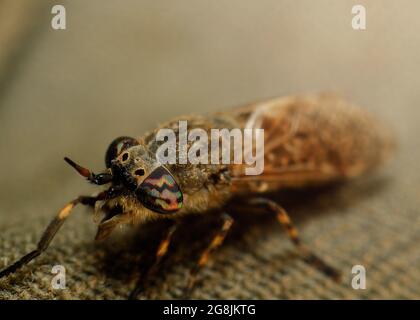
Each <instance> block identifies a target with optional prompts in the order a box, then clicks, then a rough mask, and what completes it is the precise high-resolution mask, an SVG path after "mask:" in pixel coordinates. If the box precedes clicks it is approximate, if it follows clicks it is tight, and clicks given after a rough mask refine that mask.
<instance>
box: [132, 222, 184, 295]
mask: <svg viewBox="0 0 420 320" xmlns="http://www.w3.org/2000/svg"><path fill="white" fill-rule="evenodd" d="M177 228H178V224H177V223H174V224H173V225H172V226H171V227H170V228H169V229H168V230H167V232H166V234H165V236H164V238H163V239H162V240H161V242H160V244H159V246H158V248H157V250H156V254H155V259H154V262H153V264H152V266H151V267H150V268H149V269H148V270H146V271H145V272H143V274H141V275H140V276H139V278H138V279H137V283H136V286H135V288H134V289H133V291H131V293H130V296H129V299H130V300H133V299H136V297H137V296H138V295H139V293H140V292H141V291H143V289H144V282H145V280H146V279H147V278H149V277H150V276H152V275H153V274H154V273H155V272H156V271H157V270H158V267H159V265H160V263H161V261H162V259H163V257H164V256H165V255H166V253H167V252H168V249H169V245H170V243H171V240H172V235H173V234H174V232H175V231H176V229H177Z"/></svg>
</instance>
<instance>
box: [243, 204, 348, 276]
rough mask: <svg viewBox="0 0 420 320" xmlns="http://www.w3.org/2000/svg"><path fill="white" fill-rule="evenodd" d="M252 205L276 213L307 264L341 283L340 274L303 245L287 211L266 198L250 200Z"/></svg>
mask: <svg viewBox="0 0 420 320" xmlns="http://www.w3.org/2000/svg"><path fill="white" fill-rule="evenodd" d="M250 203H251V204H253V205H260V206H264V207H266V208H267V209H268V210H269V211H271V212H273V213H275V214H276V217H277V221H278V222H279V223H280V224H281V225H282V226H283V227H284V228H285V229H286V231H287V234H288V236H289V238H290V240H291V241H292V242H293V244H294V245H295V246H296V247H297V248H298V250H299V251H300V253H301V254H302V256H303V258H304V260H305V262H306V263H308V264H309V265H311V266H313V267H315V268H316V269H318V270H319V271H321V272H322V273H324V274H325V275H326V276H328V277H330V278H332V279H333V280H334V281H336V282H339V281H340V278H341V274H340V272H339V271H338V270H336V269H335V268H333V267H331V266H329V265H328V264H327V263H326V262H324V261H323V260H322V259H321V258H320V257H318V256H317V255H315V254H314V253H313V252H312V251H311V250H310V249H309V248H308V247H307V246H305V245H304V244H303V243H302V241H301V239H300V238H299V234H298V231H297V229H296V228H295V226H294V225H293V223H292V221H291V220H290V217H289V215H288V214H287V212H286V210H284V209H283V208H282V207H281V206H279V205H278V204H277V203H276V202H274V201H272V200H270V199H266V198H254V199H252V200H250Z"/></svg>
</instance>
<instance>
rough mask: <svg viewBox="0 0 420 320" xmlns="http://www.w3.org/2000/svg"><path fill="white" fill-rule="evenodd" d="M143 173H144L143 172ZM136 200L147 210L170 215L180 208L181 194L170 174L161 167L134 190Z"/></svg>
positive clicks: (181, 202)
mask: <svg viewBox="0 0 420 320" xmlns="http://www.w3.org/2000/svg"><path fill="white" fill-rule="evenodd" d="M143 173H144V172H143ZM136 195H137V199H139V200H140V202H141V203H142V204H143V205H144V206H145V207H146V208H148V209H150V210H152V211H155V212H157V213H162V214H171V213H174V212H176V211H178V210H179V209H181V208H182V205H183V194H182V191H181V188H180V187H179V185H178V184H177V183H176V181H175V179H174V177H173V176H172V175H171V173H170V172H169V171H168V169H166V168H165V167H163V166H160V167H158V168H156V169H155V170H154V171H153V172H152V173H151V174H150V175H149V176H148V177H146V179H144V181H143V183H142V184H141V185H140V186H139V187H138V188H137V190H136Z"/></svg>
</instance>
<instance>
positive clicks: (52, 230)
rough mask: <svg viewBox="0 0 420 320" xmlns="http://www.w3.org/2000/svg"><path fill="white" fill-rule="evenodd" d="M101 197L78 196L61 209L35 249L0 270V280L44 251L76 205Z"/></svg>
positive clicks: (103, 195)
mask: <svg viewBox="0 0 420 320" xmlns="http://www.w3.org/2000/svg"><path fill="white" fill-rule="evenodd" d="M103 197H105V193H103V192H101V193H100V194H98V195H97V196H96V197H90V196H80V197H78V198H76V199H74V200H72V201H70V202H69V203H67V204H66V205H65V206H64V207H63V209H61V210H60V211H59V212H58V214H57V216H56V217H55V218H54V219H53V220H52V221H51V222H50V224H49V225H48V227H47V228H46V229H45V231H44V233H43V234H42V237H41V239H40V240H39V242H38V245H37V248H36V249H35V250H33V251H31V252H29V253H28V254H26V255H24V256H23V257H22V258H20V259H19V260H18V261H16V262H15V263H14V264H12V265H10V266H9V267H7V268H6V269H4V270H2V271H1V272H0V278H2V277H5V276H7V275H9V274H11V273H13V272H15V271H16V270H18V269H19V268H21V267H22V266H24V265H25V264H27V263H29V262H30V261H32V260H33V259H35V258H36V257H38V256H39V255H40V254H41V253H42V252H43V251H45V250H46V249H47V248H48V246H49V244H50V242H51V241H52V239H53V238H54V236H55V235H56V233H57V231H58V230H59V229H60V227H61V226H62V225H63V223H64V221H65V220H66V219H67V217H68V216H69V215H70V213H71V211H72V209H73V208H74V207H75V206H76V205H77V204H79V203H80V204H84V205H92V203H93V204H94V202H96V201H98V200H101V199H102V198H103Z"/></svg>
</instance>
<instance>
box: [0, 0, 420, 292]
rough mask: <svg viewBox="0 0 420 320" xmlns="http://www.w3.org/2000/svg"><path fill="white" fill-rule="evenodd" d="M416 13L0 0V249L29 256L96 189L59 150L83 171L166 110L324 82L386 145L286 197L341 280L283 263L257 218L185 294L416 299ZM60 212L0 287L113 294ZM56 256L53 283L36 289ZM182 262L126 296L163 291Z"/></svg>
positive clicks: (117, 283)
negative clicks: (372, 163) (329, 182)
mask: <svg viewBox="0 0 420 320" xmlns="http://www.w3.org/2000/svg"><path fill="white" fill-rule="evenodd" d="M54 4H61V5H64V7H65V8H66V19H67V29H66V30H54V29H52V27H51V19H52V17H53V15H52V14H51V8H52V6H53V5H54ZM356 4H362V5H364V6H365V8H366V11H367V29H366V30H363V31H356V30H353V29H352V27H351V19H352V17H353V16H352V14H351V8H352V6H353V5H356ZM419 12H420V3H419V2H418V1H415V0H402V1H398V2H397V1H392V0H382V1H361V0H359V1H347V0H345V1H331V0H318V1H316V2H315V1H311V0H300V1H292V0H284V1H283V0H282V1H278V0H263V1H252V0H247V1H244V0H223V1H210V0H207V1H191V0H176V1H161V0H158V1H156V0H153V1H134V0H133V1H131V0H125V1H119V2H117V1H111V0H89V1H82V0H72V1H65V0H62V1H42V2H41V1H29V0H28V1H24V0H13V1H12V0H6V1H5V0H3V1H0V150H2V152H1V155H2V156H1V157H0V173H1V181H2V183H1V185H0V258H1V257H4V259H6V260H7V261H9V262H10V261H11V260H12V259H15V258H17V257H19V256H20V255H21V254H23V253H25V252H26V251H27V250H29V249H32V248H33V245H34V244H35V243H36V241H37V240H38V238H39V236H40V234H41V232H42V229H43V227H44V226H45V224H46V223H47V222H48V220H49V219H50V218H51V217H52V216H53V215H54V214H55V212H56V211H57V209H58V208H60V207H61V206H62V205H63V203H64V202H65V201H67V200H68V199H71V198H73V197H74V196H76V195H79V194H86V193H92V192H94V191H95V190H96V189H95V188H94V187H92V186H89V185H88V184H86V183H85V182H84V181H83V179H81V178H80V177H79V176H78V175H76V174H75V172H74V171H73V170H71V169H70V168H69V167H68V166H67V165H66V164H65V163H64V162H63V160H62V159H63V157H64V156H65V155H67V156H69V157H72V158H74V159H75V160H76V161H78V162H80V163H81V164H83V165H86V166H88V167H89V168H92V169H95V170H97V171H99V170H100V169H102V168H103V166H104V163H103V161H104V153H105V150H106V147H107V146H108V144H109V143H110V141H112V139H113V138H115V137H117V136H120V135H130V136H139V135H141V134H142V133H143V132H145V131H146V130H149V129H151V128H153V127H154V126H156V125H157V124H158V123H159V122H161V121H165V120H168V119H170V118H171V117H173V116H176V115H181V114H185V113H191V112H194V113H206V112H211V111H217V110H221V109H223V108H226V107H230V106H235V105H241V104H244V103H247V102H252V101H255V100H261V99H265V98H269V97H273V96H281V95H289V94H296V93H307V92H314V91H335V92H338V93H340V94H342V95H343V96H344V97H346V98H347V99H349V100H351V101H353V102H355V103H356V104H359V105H361V106H363V107H364V108H366V109H368V110H370V111H371V112H372V113H374V114H375V115H377V117H378V118H380V119H382V120H384V121H386V122H388V123H389V124H390V125H391V126H392V127H393V129H394V130H395V132H396V135H397V138H398V142H399V150H398V153H397V155H396V157H395V158H394V161H393V162H392V163H391V164H390V165H388V166H387V168H385V169H384V170H383V171H382V172H381V173H380V174H379V175H378V176H376V177H373V178H371V179H368V180H362V181H356V182H355V183H354V184H351V185H348V186H345V187H341V188H339V189H338V190H334V191H332V192H328V193H326V194H320V195H316V196H314V197H312V196H308V198H310V199H308V201H306V195H305V198H302V197H297V198H298V199H297V200H298V201H297V204H296V203H295V204H290V206H289V207H287V208H288V209H289V211H290V212H291V215H292V217H294V216H296V218H295V219H296V220H297V222H298V223H297V224H298V227H299V228H300V229H301V231H302V234H303V237H304V239H305V240H306V241H307V242H308V243H309V244H310V245H311V246H312V247H314V248H315V251H317V252H318V253H319V254H320V255H322V256H323V257H325V259H326V260H327V261H328V262H330V263H331V264H334V265H336V266H337V267H338V268H339V269H341V270H342V271H343V274H344V276H345V280H344V282H343V283H342V284H340V285H337V284H335V283H333V282H332V281H330V280H329V279H325V278H324V277H323V276H322V275H320V274H318V273H317V272H316V271H314V270H312V269H311V268H310V267H308V266H306V265H305V264H304V263H303V262H302V261H300V260H299V259H296V257H294V256H293V248H292V246H291V245H290V244H289V243H288V241H287V239H286V237H285V235H284V233H283V232H282V231H281V229H280V228H277V226H276V225H273V223H270V221H271V222H273V221H272V220H269V221H268V222H269V223H265V224H264V223H262V224H260V225H257V226H255V227H252V226H249V225H248V226H247V228H245V230H242V231H246V232H244V233H243V234H242V235H241V236H236V237H235V235H234V236H232V238H231V239H230V240H229V239H228V241H227V242H228V243H227V244H226V246H225V247H224V248H222V249H221V250H220V252H218V253H216V254H215V257H214V264H213V265H211V266H209V268H207V269H206V270H204V271H203V275H202V278H203V284H202V286H201V287H200V289H198V290H197V292H196V293H195V296H194V297H196V298H251V299H252V298H272V299H275V298H298V299H300V298H313V299H317V298H385V299H386V298H417V299H418V298H420V273H419V271H418V270H417V268H416V266H418V265H419V262H420V261H419V260H420V249H419V248H418V245H417V244H418V241H419V240H420V233H419V232H418V230H419V226H420V217H419V215H418V207H419V201H418V199H420V191H419V186H420V164H419V161H418V156H419V152H420V149H419V147H420V144H419V139H418V129H417V127H418V124H419V119H420V118H419V116H420V110H419V103H420V96H419V95H418V87H419V85H420V80H419V74H420V61H419V59H420V58H419V57H420V38H419V37H420V35H419V33H418V30H420V19H419V18H418V15H419ZM286 202H287V199H286ZM77 211H80V212H83V210H81V209H78V210H77ZM70 220H71V221H69V222H68V223H66V225H65V226H64V228H63V230H62V232H61V233H60V234H59V235H58V236H57V238H56V239H55V241H54V242H53V244H52V246H51V248H50V250H49V251H48V252H47V254H45V255H44V256H43V257H42V258H40V260H38V261H37V262H35V263H34V264H33V266H35V267H34V268H36V269H34V270H31V273H29V275H28V273H26V274H25V273H24V272H23V273H22V272H21V274H19V275H16V276H13V279H12V280H11V281H10V280H7V281H5V280H3V281H2V282H0V297H2V298H6V299H18V298H49V299H51V298H70V299H71V298H76V299H79V298H81V299H85V298H91V299H95V298H99V299H101V298H118V299H120V298H125V297H126V295H127V292H129V285H128V284H127V283H129V281H128V280H126V279H121V278H118V277H114V278H113V277H112V276H111V277H110V276H109V275H106V273H104V272H102V271H101V270H102V269H101V268H100V267H98V266H101V265H102V264H103V263H104V262H103V259H102V258H101V255H105V254H106V253H105V252H107V250H108V249H107V248H104V247H101V245H97V244H95V243H94V242H93V237H94V232H95V230H94V229H95V225H94V224H93V223H92V222H91V218H90V216H89V215H88V214H84V213H80V214H79V213H78V214H75V215H74V217H72V218H71V219H70ZM238 234H239V233H238ZM98 246H99V247H98ZM116 254H117V253H116ZM118 257H119V258H120V259H123V257H122V256H118ZM101 259H102V260H101ZM6 260H4V261H0V267H2V266H4V265H5V264H6ZM56 263H60V264H63V265H65V266H66V268H67V275H68V278H69V279H68V289H66V290H62V291H54V290H51V289H49V281H50V279H51V274H50V271H49V270H50V268H51V265H53V264H56ZM191 263H193V261H191ZM355 264H363V265H365V267H366V269H367V277H368V278H367V279H368V280H367V289H366V290H354V289H352V288H351V286H350V281H351V273H350V271H351V267H352V266H353V265H355ZM190 266H191V264H190V262H188V261H187V262H185V263H180V264H179V265H176V266H175V267H174V268H173V269H172V271H169V272H167V273H166V275H165V277H163V276H162V277H161V278H159V279H158V280H157V284H156V285H154V286H153V287H152V288H151V290H150V292H149V293H148V295H145V296H144V297H148V298H174V297H175V298H176V297H178V294H179V292H180V290H181V289H182V288H183V287H184V286H185V283H184V282H185V280H184V279H185V275H186V272H187V270H188V268H189V267H190ZM25 270H29V269H25ZM221 279H224V280H223V282H221ZM204 280H205V281H204Z"/></svg>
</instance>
